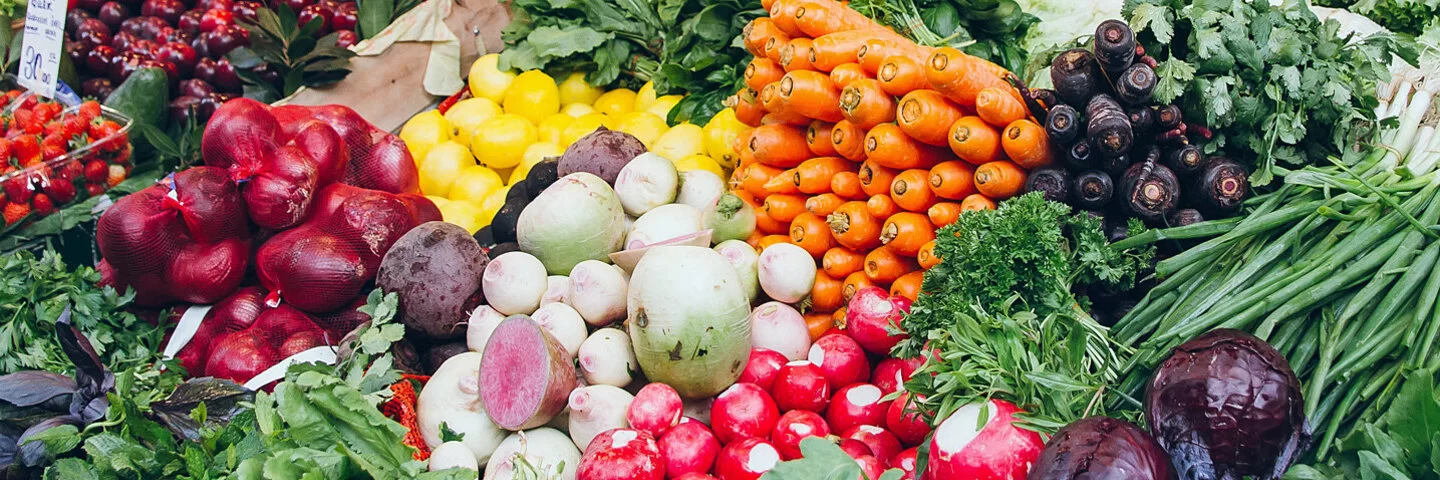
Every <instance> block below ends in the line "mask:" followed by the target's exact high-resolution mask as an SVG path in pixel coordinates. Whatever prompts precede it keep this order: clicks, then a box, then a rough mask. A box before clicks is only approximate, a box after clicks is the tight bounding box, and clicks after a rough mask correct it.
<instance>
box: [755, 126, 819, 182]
mask: <svg viewBox="0 0 1440 480" xmlns="http://www.w3.org/2000/svg"><path fill="white" fill-rule="evenodd" d="M745 148H746V149H749V150H750V153H751V154H752V155H754V156H755V161H757V162H760V163H763V164H765V165H769V166H772V167H779V168H793V167H796V166H798V165H800V162H803V161H805V160H808V159H810V147H807V146H805V131H804V130H802V129H800V128H799V127H796V126H793V125H783V124H782V125H761V126H759V127H756V128H755V130H753V131H751V132H750V140H749V141H748V142H746V143H745ZM766 180H768V178H767V179H766ZM757 195H758V194H757Z"/></svg>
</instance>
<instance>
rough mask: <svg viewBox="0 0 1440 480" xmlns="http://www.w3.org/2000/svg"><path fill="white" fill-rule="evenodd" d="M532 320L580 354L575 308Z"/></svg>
mask: <svg viewBox="0 0 1440 480" xmlns="http://www.w3.org/2000/svg"><path fill="white" fill-rule="evenodd" d="M530 318H531V319H533V320H535V323H538V324H540V326H541V327H545V331H547V332H550V335H553V336H554V337H555V339H556V340H559V341H560V346H563V347H565V351H566V352H567V353H569V354H570V358H575V355H578V354H579V353H580V344H581V343H584V342H585V319H583V318H580V313H579V312H576V311H575V309H574V308H572V307H571V306H569V305H566V304H563V303H551V304H548V305H544V306H542V307H540V309H539V310H535V313H534V314H533V315H531V316H530ZM807 338H808V337H807Z"/></svg>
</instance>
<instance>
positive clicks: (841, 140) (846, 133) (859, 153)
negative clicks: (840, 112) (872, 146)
mask: <svg viewBox="0 0 1440 480" xmlns="http://www.w3.org/2000/svg"><path fill="white" fill-rule="evenodd" d="M830 144H831V145H834V146H835V153H838V154H840V156H842V157H845V158H848V159H851V160H854V161H857V162H858V161H861V160H864V159H865V129H863V128H860V126H859V125H856V124H854V123H850V121H849V120H841V121H838V122H835V128H832V129H830Z"/></svg>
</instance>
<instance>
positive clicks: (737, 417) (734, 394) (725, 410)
mask: <svg viewBox="0 0 1440 480" xmlns="http://www.w3.org/2000/svg"><path fill="white" fill-rule="evenodd" d="M779 417H780V410H779V409H777V408H776V407H775V401H774V400H772V399H771V398H770V395H769V394H767V393H765V390H764V389H761V388H760V387H759V386H756V385H755V384H753V383H737V384H734V385H731V386H730V388H727V389H725V391H723V392H720V395H718V396H716V397H715V404H714V405H712V406H711V407H710V428H713V429H715V437H716V438H718V439H720V442H721V443H725V444H729V443H731V442H734V441H737V440H739V439H742V438H768V437H769V436H770V431H771V430H773V429H774V428H775V421H776V419H778V418H779Z"/></svg>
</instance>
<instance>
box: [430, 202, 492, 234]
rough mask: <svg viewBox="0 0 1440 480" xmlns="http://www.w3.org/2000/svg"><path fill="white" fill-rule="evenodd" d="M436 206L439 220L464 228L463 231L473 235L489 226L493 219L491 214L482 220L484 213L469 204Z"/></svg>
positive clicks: (447, 203)
mask: <svg viewBox="0 0 1440 480" xmlns="http://www.w3.org/2000/svg"><path fill="white" fill-rule="evenodd" d="M437 206H438V207H440V218H443V219H445V221H447V222H450V223H453V224H456V225H459V226H460V228H464V229H465V231H467V232H470V233H475V232H476V231H477V230H480V229H481V228H484V227H485V226H486V225H489V224H490V220H491V219H492V218H494V217H495V215H493V214H492V215H490V216H489V217H484V218H483V219H482V217H483V214H484V212H483V211H481V209H480V207H478V206H476V205H475V204H473V203H470V202H446V203H445V204H444V205H437Z"/></svg>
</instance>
